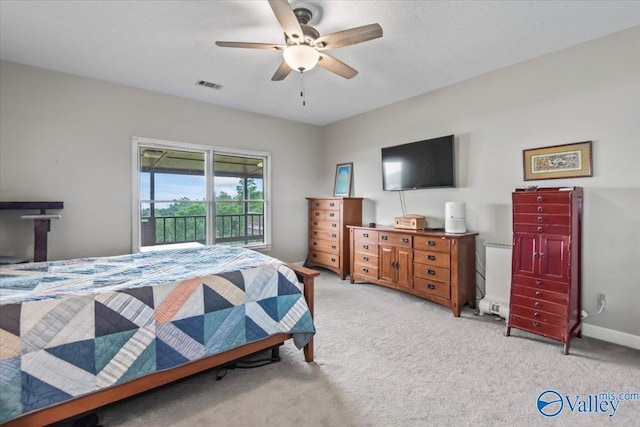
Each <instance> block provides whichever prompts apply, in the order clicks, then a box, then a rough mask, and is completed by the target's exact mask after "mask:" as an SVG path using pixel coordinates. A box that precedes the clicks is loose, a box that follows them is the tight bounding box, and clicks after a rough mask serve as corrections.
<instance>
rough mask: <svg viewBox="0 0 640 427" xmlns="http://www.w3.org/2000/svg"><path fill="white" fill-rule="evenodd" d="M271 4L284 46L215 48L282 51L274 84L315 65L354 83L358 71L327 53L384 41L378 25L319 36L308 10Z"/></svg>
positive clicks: (277, 1)
mask: <svg viewBox="0 0 640 427" xmlns="http://www.w3.org/2000/svg"><path fill="white" fill-rule="evenodd" d="M268 1H269V5H270V6H271V9H272V10H273V13H274V14H275V16H276V19H277V20H278V22H279V23H280V26H281V27H282V29H283V30H284V39H285V44H284V45H278V44H271V43H245V42H221V41H217V42H216V45H217V46H221V47H239V48H247V49H273V50H277V51H281V52H282V56H283V59H284V60H283V62H282V64H280V66H279V67H278V69H277V70H276V72H275V74H274V75H273V77H271V80H273V81H280V80H284V79H285V78H286V77H287V76H288V75H289V73H291V71H293V70H295V71H298V72H300V73H303V72H306V71H309V70H311V69H312V68H313V67H315V66H316V65H319V66H320V67H322V68H324V69H325V70H329V71H331V72H332V73H335V74H337V75H339V76H341V77H344V78H345V79H351V78H353V77H355V76H356V75H357V74H358V71H356V70H355V69H353V68H351V67H350V66H348V65H347V64H345V63H344V62H342V61H340V60H338V59H336V58H334V57H333V56H331V55H328V54H327V53H325V51H326V50H329V49H337V48H339V47H344V46H350V45H354V44H356V43H362V42H365V41H367V40H373V39H377V38H378V37H382V27H381V26H380V25H379V24H370V25H364V26H362V27H357V28H351V29H348V30H343V31H338V32H335V33H331V34H327V35H325V36H320V33H319V32H318V31H317V30H316V29H315V28H313V27H312V26H310V25H307V23H308V22H309V21H310V20H311V17H312V16H313V15H312V13H311V11H310V10H309V9H306V8H302V7H301V8H296V9H295V10H294V9H293V8H292V7H291V5H290V4H289V2H288V1H286V0H268Z"/></svg>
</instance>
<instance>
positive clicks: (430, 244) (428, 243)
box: [427, 240, 436, 246]
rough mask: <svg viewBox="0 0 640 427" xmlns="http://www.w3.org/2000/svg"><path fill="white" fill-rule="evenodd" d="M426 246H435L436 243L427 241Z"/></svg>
mask: <svg viewBox="0 0 640 427" xmlns="http://www.w3.org/2000/svg"><path fill="white" fill-rule="evenodd" d="M427 245H428V246H435V245H436V242H434V241H433V240H429V241H428V242H427Z"/></svg>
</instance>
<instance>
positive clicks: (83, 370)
mask: <svg viewBox="0 0 640 427" xmlns="http://www.w3.org/2000/svg"><path fill="white" fill-rule="evenodd" d="M278 333H291V334H293V338H294V343H295V344H296V346H297V347H298V348H302V347H303V346H304V345H306V344H307V342H309V340H310V339H311V338H312V336H313V334H314V333H315V328H314V325H313V321H312V319H311V315H310V313H309V308H308V307H307V304H306V302H305V300H304V297H303V296H302V290H301V285H300V284H299V283H298V281H297V278H296V275H295V273H294V272H293V271H292V270H291V269H289V268H288V267H287V266H285V265H284V264H283V263H282V262H280V261H278V260H276V259H274V258H271V257H268V256H266V255H263V254H260V253H257V252H254V251H250V250H247V249H243V248H237V247H229V246H206V247H202V248H195V249H183V250H172V251H162V252H147V253H141V254H134V255H125V256H118V257H101V258H83V259H76V260H69V261H53V262H43V263H32V264H17V265H12V266H8V267H3V268H0V423H1V422H4V421H8V420H9V419H11V418H14V417H17V416H19V415H21V414H24V413H27V412H30V411H34V410H38V409H42V408H45V407H47V406H51V405H54V404H57V403H60V402H63V401H66V400H69V399H72V398H75V397H79V396H82V395H85V394H88V393H91V392H93V391H96V390H100V389H103V388H107V387H110V386H113V385H116V384H121V383H123V382H126V381H129V380H132V379H135V378H138V377H141V376H143V375H146V374H150V373H153V372H157V371H162V370H165V369H170V368H172V367H175V366H178V365H182V364H185V363H188V362H190V361H194V360H197V359H200V358H203V357H206V356H210V355H213V354H216V353H220V352H223V351H225V350H229V349H231V348H234V347H237V346H240V345H242V344H246V343H250V342H253V341H258V340H260V339H262V338H265V337H267V336H270V335H274V334H278Z"/></svg>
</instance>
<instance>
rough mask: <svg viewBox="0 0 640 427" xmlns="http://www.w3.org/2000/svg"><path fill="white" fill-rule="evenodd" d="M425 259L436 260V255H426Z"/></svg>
mask: <svg viewBox="0 0 640 427" xmlns="http://www.w3.org/2000/svg"><path fill="white" fill-rule="evenodd" d="M427 259H428V260H429V261H435V260H436V257H435V256H433V255H427Z"/></svg>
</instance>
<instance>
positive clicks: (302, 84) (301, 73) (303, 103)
mask: <svg viewBox="0 0 640 427" xmlns="http://www.w3.org/2000/svg"><path fill="white" fill-rule="evenodd" d="M303 74H304V73H303V72H300V96H301V97H302V106H303V107H304V106H306V105H307V97H306V96H305V93H304V92H305V90H304V76H303Z"/></svg>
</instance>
